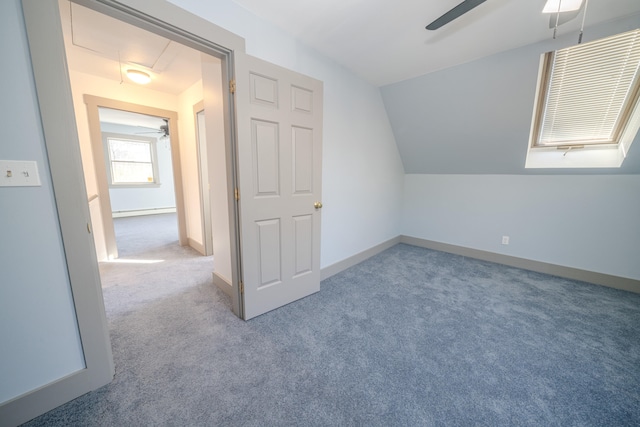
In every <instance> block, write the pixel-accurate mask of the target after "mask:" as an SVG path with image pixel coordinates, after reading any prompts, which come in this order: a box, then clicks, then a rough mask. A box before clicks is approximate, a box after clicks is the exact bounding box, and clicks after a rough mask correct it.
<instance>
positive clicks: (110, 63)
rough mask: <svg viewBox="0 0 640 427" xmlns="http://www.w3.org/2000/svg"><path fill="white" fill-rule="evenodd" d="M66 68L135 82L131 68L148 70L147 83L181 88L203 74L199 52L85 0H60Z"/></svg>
mask: <svg viewBox="0 0 640 427" xmlns="http://www.w3.org/2000/svg"><path fill="white" fill-rule="evenodd" d="M59 3H60V15H61V21H62V30H63V34H64V39H65V48H66V51H67V61H68V64H69V68H70V69H72V70H75V71H79V72H82V73H85V74H89V75H93V76H97V77H102V78H106V79H110V80H115V81H121V82H122V84H124V85H135V84H136V83H133V82H131V81H130V80H129V79H128V78H127V77H126V70H127V69H130V68H134V69H137V70H141V71H144V72H146V73H148V74H149V75H151V79H152V80H151V83H149V84H148V85H145V87H148V88H149V89H153V90H157V91H160V92H165V93H169V94H174V95H177V94H180V93H182V92H183V91H184V90H186V89H187V88H189V87H190V86H191V85H193V84H194V83H195V82H197V81H198V80H200V78H201V76H202V69H201V65H200V64H201V61H200V58H201V53H200V52H199V51H197V50H195V49H191V48H189V47H186V46H184V45H181V44H179V43H176V42H173V41H170V40H168V39H166V38H164V37H160V36H158V35H156V34H153V33H151V32H149V31H146V30H143V29H140V28H137V27H134V26H132V25H129V24H126V23H124V22H122V21H118V20H116V19H113V18H111V17H109V16H106V15H103V14H101V13H98V12H95V11H93V10H91V9H88V8H85V7H83V6H80V5H77V4H72V3H70V2H69V1H68V0H60V2H59Z"/></svg>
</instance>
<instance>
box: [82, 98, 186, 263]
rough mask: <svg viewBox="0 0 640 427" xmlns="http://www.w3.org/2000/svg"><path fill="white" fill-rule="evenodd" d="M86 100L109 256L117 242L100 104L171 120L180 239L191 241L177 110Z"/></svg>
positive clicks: (114, 255) (115, 252)
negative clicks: (187, 220)
mask: <svg viewBox="0 0 640 427" xmlns="http://www.w3.org/2000/svg"><path fill="white" fill-rule="evenodd" d="M84 103H85V104H86V106H87V117H88V119H89V135H90V139H91V151H92V157H93V167H94V170H95V174H96V182H97V185H98V203H99V204H100V213H101V216H102V226H103V230H104V243H105V246H106V250H107V257H108V259H115V258H118V245H117V242H116V233H115V229H114V226H113V216H112V208H111V195H110V193H109V179H108V177H107V167H106V159H105V155H104V148H103V141H102V130H101V129H100V116H99V108H100V107H104V108H111V109H113V110H123V111H130V112H133V113H139V114H145V115H147V116H155V117H162V118H165V119H168V120H169V135H170V139H169V141H170V143H171V166H172V170H173V192H174V194H175V200H176V214H177V216H178V243H179V244H180V246H186V245H188V244H189V243H188V239H187V222H186V219H185V206H184V192H183V190H182V166H181V163H180V139H179V135H178V126H177V123H178V113H176V112H175V111H170V110H162V109H159V108H155V107H149V106H146V105H140V104H133V103H130V102H125V101H119V100H116V99H109V98H102V97H99V96H94V95H87V94H85V95H84Z"/></svg>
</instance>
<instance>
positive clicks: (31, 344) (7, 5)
mask: <svg viewBox="0 0 640 427" xmlns="http://www.w3.org/2000/svg"><path fill="white" fill-rule="evenodd" d="M0 55H1V56H2V58H3V63H5V64H11V66H10V67H5V68H4V70H3V72H2V79H0V93H2V97H1V98H0V113H1V115H2V124H3V127H2V132H3V138H2V142H0V159H3V160H5V159H6V160H35V161H36V162H37V163H38V172H39V174H40V179H41V181H42V186H41V187H22V188H21V187H13V188H10V187H3V188H0V235H1V236H2V244H0V272H1V273H0V361H1V363H0V404H1V403H4V402H6V401H8V400H10V399H12V398H14V397H16V396H18V395H21V394H23V393H25V392H28V391H31V390H33V389H35V388H37V387H40V386H43V385H45V384H48V383H50V382H52V381H55V380H58V379H60V378H62V377H64V376H66V375H68V374H71V373H73V372H76V371H77V370H80V369H83V368H84V358H83V353H82V348H81V344H80V339H79V335H78V329H77V324H76V319H75V312H74V308H73V301H72V297H71V289H70V285H69V281H68V277H67V270H66V262H65V256H64V252H63V248H62V239H61V236H60V231H59V224H58V217H57V213H56V207H55V201H54V194H53V189H52V186H51V178H50V174H49V169H48V163H47V157H46V151H45V147H44V140H43V136H42V128H41V125H40V116H39V112H38V104H37V99H36V93H35V88H34V83H33V74H32V69H31V62H30V59H29V50H28V47H27V40H26V34H25V30H24V23H23V18H22V12H21V6H20V2H19V0H6V1H2V2H0Z"/></svg>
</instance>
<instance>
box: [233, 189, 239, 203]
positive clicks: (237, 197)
mask: <svg viewBox="0 0 640 427" xmlns="http://www.w3.org/2000/svg"><path fill="white" fill-rule="evenodd" d="M234 194H235V198H236V200H240V192H239V191H238V187H236V189H235V191H234Z"/></svg>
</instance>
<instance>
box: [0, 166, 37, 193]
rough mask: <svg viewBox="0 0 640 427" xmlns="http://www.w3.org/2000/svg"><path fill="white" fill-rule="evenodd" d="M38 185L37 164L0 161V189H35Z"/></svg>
mask: <svg viewBox="0 0 640 427" xmlns="http://www.w3.org/2000/svg"><path fill="white" fill-rule="evenodd" d="M39 185H41V184H40V175H38V164H37V163H36V162H33V161H23V160H0V187H36V186H39Z"/></svg>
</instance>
